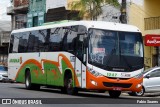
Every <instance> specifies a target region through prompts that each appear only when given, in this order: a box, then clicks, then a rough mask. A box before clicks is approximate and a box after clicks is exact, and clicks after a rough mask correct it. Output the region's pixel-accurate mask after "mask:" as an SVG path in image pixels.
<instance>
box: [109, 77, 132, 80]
mask: <svg viewBox="0 0 160 107" xmlns="http://www.w3.org/2000/svg"><path fill="white" fill-rule="evenodd" d="M106 78H109V79H117V77H106ZM118 79H119V80H129V79H130V78H118Z"/></svg>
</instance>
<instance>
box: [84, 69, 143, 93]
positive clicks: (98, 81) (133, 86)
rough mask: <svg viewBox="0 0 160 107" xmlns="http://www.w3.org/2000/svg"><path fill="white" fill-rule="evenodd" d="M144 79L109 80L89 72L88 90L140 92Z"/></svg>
mask: <svg viewBox="0 0 160 107" xmlns="http://www.w3.org/2000/svg"><path fill="white" fill-rule="evenodd" d="M142 82H143V77H141V78H127V79H124V78H123V79H120V78H108V77H105V76H99V77H96V76H94V75H92V74H91V73H90V72H88V71H87V83H86V88H87V89H88V90H117V91H133V92H140V91H141V88H142Z"/></svg>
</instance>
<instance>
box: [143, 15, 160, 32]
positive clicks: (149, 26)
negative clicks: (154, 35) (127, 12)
mask: <svg viewBox="0 0 160 107" xmlns="http://www.w3.org/2000/svg"><path fill="white" fill-rule="evenodd" d="M144 25H145V30H153V29H160V16H158V17H150V18H145V19H144Z"/></svg>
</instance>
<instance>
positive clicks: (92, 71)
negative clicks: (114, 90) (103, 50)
mask: <svg viewBox="0 0 160 107" xmlns="http://www.w3.org/2000/svg"><path fill="white" fill-rule="evenodd" d="M88 70H89V72H90V73H91V74H93V75H94V76H96V77H98V76H103V75H102V74H101V73H99V72H97V71H95V70H93V69H91V68H88Z"/></svg>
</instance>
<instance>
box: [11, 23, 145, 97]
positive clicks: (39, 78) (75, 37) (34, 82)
mask: <svg viewBox="0 0 160 107" xmlns="http://www.w3.org/2000/svg"><path fill="white" fill-rule="evenodd" d="M143 70H144V49H143V39H142V34H141V32H140V30H139V29H138V28H137V27H135V26H132V25H127V24H120V23H112V22H104V21H70V22H65V23H64V22H63V23H55V24H51V25H44V26H39V27H32V28H25V29H20V30H14V31H12V33H11V38H10V47H9V57H8V77H9V78H10V79H12V80H15V81H16V82H21V83H24V84H25V87H26V89H39V88H40V86H53V87H57V88H60V89H61V90H62V92H65V93H68V94H76V93H77V92H78V91H79V90H92V91H99V92H105V91H108V92H109V95H110V97H114V98H116V97H119V96H120V95H121V92H122V91H132V92H139V91H140V90H141V89H142V82H143V74H142V72H143Z"/></svg>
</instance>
